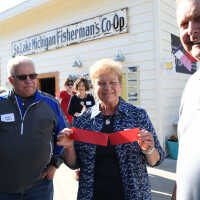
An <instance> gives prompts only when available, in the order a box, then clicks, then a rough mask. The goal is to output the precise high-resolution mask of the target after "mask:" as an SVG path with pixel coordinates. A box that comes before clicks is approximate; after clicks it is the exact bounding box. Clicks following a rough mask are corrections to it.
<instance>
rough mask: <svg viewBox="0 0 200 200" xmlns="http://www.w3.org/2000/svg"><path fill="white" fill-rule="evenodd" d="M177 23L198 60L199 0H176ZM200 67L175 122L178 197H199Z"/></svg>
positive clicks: (184, 199) (185, 199) (195, 199)
mask: <svg viewBox="0 0 200 200" xmlns="http://www.w3.org/2000/svg"><path fill="white" fill-rule="evenodd" d="M176 3H177V12H176V13H177V23H178V27H179V31H180V39H181V43H182V45H183V47H184V49H185V50H186V51H187V52H188V53H189V54H190V55H191V56H193V57H194V58H196V60H198V61H200V1H199V0H177V1H176ZM199 108H200V71H199V70H198V71H197V72H196V73H195V74H193V75H192V76H191V77H190V79H189V80H188V82H187V84H186V87H185V89H184V92H183V95H182V99H181V106H180V116H179V122H178V136H179V153H178V160H177V179H176V182H177V200H199V199H200V167H199V165H200V156H199V155H200V147H199V141H200V134H199V130H200V123H199V120H200V112H199V111H200V110H199Z"/></svg>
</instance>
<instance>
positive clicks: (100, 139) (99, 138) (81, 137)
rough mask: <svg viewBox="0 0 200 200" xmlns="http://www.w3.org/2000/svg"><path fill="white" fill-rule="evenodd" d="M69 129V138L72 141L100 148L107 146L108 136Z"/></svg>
mask: <svg viewBox="0 0 200 200" xmlns="http://www.w3.org/2000/svg"><path fill="white" fill-rule="evenodd" d="M71 129H72V130H73V134H72V135H70V136H71V138H72V139H73V140H76V141H79V142H85V143H91V144H97V145H102V146H107V144H108V134H105V133H100V132H95V131H90V130H84V129H78V128H71Z"/></svg>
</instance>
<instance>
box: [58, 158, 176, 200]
mask: <svg viewBox="0 0 200 200" xmlns="http://www.w3.org/2000/svg"><path fill="white" fill-rule="evenodd" d="M175 171H176V160H172V159H169V158H166V159H165V161H164V162H163V164H162V165H161V166H159V167H156V168H148V172H149V177H150V181H151V185H152V200H170V199H171V193H172V191H173V187H174V183H175V177H176V176H175ZM74 175H75V174H74V171H72V170H70V169H69V168H67V167H66V166H65V165H64V164H62V165H61V167H60V168H59V169H58V170H57V172H56V175H55V178H54V200H76V195H77V189H78V182H77V181H75V179H74ZM102 200H103V199H102Z"/></svg>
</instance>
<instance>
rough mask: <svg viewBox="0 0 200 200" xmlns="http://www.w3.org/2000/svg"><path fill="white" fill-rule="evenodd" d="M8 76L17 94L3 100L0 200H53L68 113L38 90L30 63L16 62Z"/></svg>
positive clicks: (0, 104)
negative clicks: (60, 141) (58, 141)
mask: <svg viewBox="0 0 200 200" xmlns="http://www.w3.org/2000/svg"><path fill="white" fill-rule="evenodd" d="M8 72H9V81H10V83H11V84H12V86H13V89H12V90H11V91H9V92H8V93H7V94H5V93H4V94H3V96H0V160H1V164H0V177H1V178H0V200H22V199H23V200H52V199H53V180H52V179H53V176H54V173H55V170H56V168H55V167H58V166H59V164H60V163H59V156H60V154H61V153H62V151H63V149H62V148H61V147H58V146H57V145H56V136H57V135H58V134H59V133H60V132H61V130H62V129H63V128H65V127H67V124H66V121H65V118H64V115H63V112H62V111H61V108H60V106H59V103H58V101H57V100H55V99H54V98H53V97H52V96H51V95H48V94H46V93H42V92H40V91H38V90H37V73H36V71H35V66H34V63H33V61H32V60H31V59H30V58H28V57H25V56H17V57H15V58H12V59H11V60H10V61H9V63H8Z"/></svg>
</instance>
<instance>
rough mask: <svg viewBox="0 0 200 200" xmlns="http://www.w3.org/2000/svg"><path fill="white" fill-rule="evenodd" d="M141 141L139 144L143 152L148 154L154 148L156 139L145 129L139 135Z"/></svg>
mask: <svg viewBox="0 0 200 200" xmlns="http://www.w3.org/2000/svg"><path fill="white" fill-rule="evenodd" d="M138 136H139V140H138V144H139V145H140V147H141V149H142V151H144V152H148V151H150V150H151V149H153V148H154V145H155V144H154V138H153V135H152V134H151V133H150V132H148V131H147V130H145V129H143V130H141V131H140V133H139V134H138Z"/></svg>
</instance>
